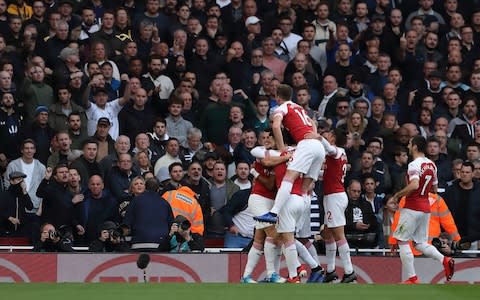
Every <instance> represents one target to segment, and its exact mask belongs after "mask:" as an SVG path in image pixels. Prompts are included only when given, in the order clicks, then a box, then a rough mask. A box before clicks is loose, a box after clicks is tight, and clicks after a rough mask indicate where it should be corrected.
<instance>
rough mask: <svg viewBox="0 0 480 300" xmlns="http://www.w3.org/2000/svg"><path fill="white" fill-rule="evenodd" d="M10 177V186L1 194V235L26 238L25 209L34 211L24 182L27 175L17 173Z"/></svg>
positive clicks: (11, 174)
mask: <svg viewBox="0 0 480 300" xmlns="http://www.w3.org/2000/svg"><path fill="white" fill-rule="evenodd" d="M8 177H9V179H10V186H9V187H8V190H6V191H4V192H1V193H0V235H10V236H25V235H26V233H27V232H26V229H27V227H26V226H25V225H26V224H25V209H28V210H32V209H33V203H32V201H31V199H30V196H29V195H28V192H27V185H26V184H25V182H24V181H23V179H24V178H25V177H27V175H26V174H24V173H22V172H18V171H15V172H12V173H10V174H9V175H8Z"/></svg>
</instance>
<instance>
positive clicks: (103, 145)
mask: <svg viewBox="0 0 480 300" xmlns="http://www.w3.org/2000/svg"><path fill="white" fill-rule="evenodd" d="M111 125H112V124H111V123H110V121H109V120H108V119H107V118H104V117H102V118H100V119H98V122H97V130H96V131H95V134H94V135H93V136H92V137H91V138H92V139H93V140H95V141H96V142H97V144H98V151H97V158H96V160H97V162H100V161H101V160H102V159H103V158H104V157H105V156H107V155H109V154H112V153H113V152H115V148H114V147H115V146H114V145H115V140H114V139H113V138H112V137H111V136H110V134H109V130H110V128H111Z"/></svg>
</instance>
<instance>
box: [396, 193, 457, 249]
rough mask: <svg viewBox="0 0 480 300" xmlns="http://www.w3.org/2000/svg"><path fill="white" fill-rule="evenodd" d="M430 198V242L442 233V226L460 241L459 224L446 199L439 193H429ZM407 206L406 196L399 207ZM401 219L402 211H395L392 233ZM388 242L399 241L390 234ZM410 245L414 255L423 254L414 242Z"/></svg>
mask: <svg viewBox="0 0 480 300" xmlns="http://www.w3.org/2000/svg"><path fill="white" fill-rule="evenodd" d="M428 200H429V201H430V222H429V224H428V243H429V244H431V243H432V239H433V238H435V237H439V236H440V233H442V228H443V230H444V231H445V232H447V233H448V234H449V235H450V238H451V239H452V240H453V241H459V240H460V235H459V234H458V230H457V225H455V221H454V220H453V217H452V214H451V213H450V210H449V209H448V206H447V204H446V203H445V200H443V198H442V197H440V196H439V195H438V194H433V193H428ZM404 206H405V197H402V198H401V199H400V203H399V208H402V207H404ZM399 219H400V211H397V212H396V213H395V216H394V217H393V223H392V231H391V232H392V234H393V232H394V231H395V229H396V228H397V225H398V220H399ZM388 243H389V244H390V245H394V244H396V243H397V240H396V239H395V238H394V237H393V236H392V235H390V238H389V239H388ZM410 247H411V248H412V252H413V254H414V255H422V253H421V252H420V251H418V250H417V249H415V248H414V247H413V246H412V242H410Z"/></svg>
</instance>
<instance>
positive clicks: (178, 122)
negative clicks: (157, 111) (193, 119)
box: [165, 96, 193, 145]
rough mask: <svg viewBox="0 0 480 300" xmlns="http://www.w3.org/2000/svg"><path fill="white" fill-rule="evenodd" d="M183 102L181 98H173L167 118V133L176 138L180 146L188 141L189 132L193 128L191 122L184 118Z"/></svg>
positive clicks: (169, 104)
mask: <svg viewBox="0 0 480 300" xmlns="http://www.w3.org/2000/svg"><path fill="white" fill-rule="evenodd" d="M182 108H183V101H182V99H180V98H177V97H175V96H174V97H172V98H171V99H170V101H169V103H168V116H167V117H166V118H165V122H166V123H167V133H168V135H169V136H171V137H175V138H176V139H177V140H178V142H179V143H180V145H184V144H185V142H186V139H187V132H188V130H189V129H190V128H192V127H193V125H192V123H190V121H187V120H185V119H183V117H182Z"/></svg>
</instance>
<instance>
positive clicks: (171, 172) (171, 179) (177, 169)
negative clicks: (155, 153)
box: [157, 162, 183, 194]
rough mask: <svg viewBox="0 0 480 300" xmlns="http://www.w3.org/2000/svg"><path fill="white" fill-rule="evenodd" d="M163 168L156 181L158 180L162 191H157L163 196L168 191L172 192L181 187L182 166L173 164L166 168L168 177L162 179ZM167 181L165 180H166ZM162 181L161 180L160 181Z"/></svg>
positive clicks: (176, 163)
mask: <svg viewBox="0 0 480 300" xmlns="http://www.w3.org/2000/svg"><path fill="white" fill-rule="evenodd" d="M163 169H164V167H162V168H161V169H160V171H159V176H158V178H157V179H159V182H160V183H162V186H163V187H162V190H161V191H159V193H160V194H163V193H165V192H168V191H173V190H176V189H178V188H180V186H181V185H182V179H183V166H182V164H181V163H178V162H174V163H171V164H170V165H169V166H168V168H167V170H166V171H167V173H168V176H165V177H164V178H163V177H162V176H163V175H164V174H163V173H164V170H163ZM167 177H168V179H165V178H167ZM162 179H163V180H162Z"/></svg>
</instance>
